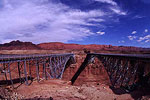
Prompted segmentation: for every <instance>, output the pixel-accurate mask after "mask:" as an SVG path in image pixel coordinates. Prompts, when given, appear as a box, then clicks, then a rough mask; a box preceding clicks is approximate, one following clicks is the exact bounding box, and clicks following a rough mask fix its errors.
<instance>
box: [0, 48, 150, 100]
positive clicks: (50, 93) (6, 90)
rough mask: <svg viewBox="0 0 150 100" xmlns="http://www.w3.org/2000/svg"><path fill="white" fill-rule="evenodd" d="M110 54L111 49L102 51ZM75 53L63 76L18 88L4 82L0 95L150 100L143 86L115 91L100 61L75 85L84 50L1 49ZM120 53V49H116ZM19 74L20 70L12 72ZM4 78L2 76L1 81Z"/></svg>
mask: <svg viewBox="0 0 150 100" xmlns="http://www.w3.org/2000/svg"><path fill="white" fill-rule="evenodd" d="M99 52H100V51H99ZM101 52H104V53H109V51H101ZM58 53H74V54H75V58H76V63H75V64H72V65H71V66H69V67H67V68H66V70H65V72H64V74H63V78H62V79H61V80H58V79H48V80H43V79H41V80H40V82H37V80H36V77H34V79H33V82H32V83H31V84H30V85H29V86H26V85H25V84H24V83H23V84H20V83H16V84H15V87H16V88H15V89H12V87H11V85H7V86H6V85H5V86H4V85H3V86H1V87H0V88H1V89H0V98H1V99H8V100H150V99H149V98H150V95H149V93H150V92H147V91H148V90H147V89H139V90H137V91H133V92H130V93H126V92H125V91H124V90H115V91H114V90H112V89H111V88H110V87H109V86H110V82H109V78H108V75H107V73H106V71H105V69H104V68H103V67H102V65H101V63H100V61H96V62H95V64H90V65H88V66H87V67H86V69H85V70H84V71H83V72H82V73H81V75H80V76H79V77H78V79H77V80H76V82H75V84H74V85H71V82H70V80H71V78H72V76H73V75H74V74H75V72H76V71H77V69H78V68H79V67H80V65H81V64H82V62H83V61H84V59H85V56H86V54H85V53H84V51H83V50H80V51H79V50H76V51H75V50H74V51H73V50H1V51H0V54H58ZM114 53H117V52H114ZM12 74H13V75H14V77H15V75H16V73H15V72H13V73H12ZM3 79H4V77H3V76H2V75H0V80H3Z"/></svg>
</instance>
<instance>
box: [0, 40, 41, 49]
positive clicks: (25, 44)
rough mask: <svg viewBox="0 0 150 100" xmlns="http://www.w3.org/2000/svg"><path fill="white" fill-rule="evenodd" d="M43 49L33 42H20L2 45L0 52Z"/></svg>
mask: <svg viewBox="0 0 150 100" xmlns="http://www.w3.org/2000/svg"><path fill="white" fill-rule="evenodd" d="M40 49H41V48H40V47H38V46H37V45H35V44H33V43H32V42H21V41H19V40H17V41H12V42H10V43H5V44H0V50H40Z"/></svg>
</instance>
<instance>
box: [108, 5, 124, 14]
mask: <svg viewBox="0 0 150 100" xmlns="http://www.w3.org/2000/svg"><path fill="white" fill-rule="evenodd" d="M110 9H111V10H112V11H113V12H114V13H116V14H118V15H127V13H126V12H124V11H122V10H121V9H120V8H119V7H118V6H114V7H110Z"/></svg>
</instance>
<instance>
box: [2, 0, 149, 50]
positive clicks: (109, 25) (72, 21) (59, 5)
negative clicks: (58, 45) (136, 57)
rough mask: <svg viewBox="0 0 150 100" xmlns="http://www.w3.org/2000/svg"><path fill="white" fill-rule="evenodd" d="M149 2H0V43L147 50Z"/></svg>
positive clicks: (88, 0) (64, 0)
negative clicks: (130, 47)
mask: <svg viewBox="0 0 150 100" xmlns="http://www.w3.org/2000/svg"><path fill="white" fill-rule="evenodd" d="M149 9H150V1H149V0H1V1H0V25H1V26H0V43H6V42H10V41H12V40H21V41H30V42H33V43H36V44H37V43H43V42H64V43H78V44H107V45H122V46H138V47H150V10H149Z"/></svg>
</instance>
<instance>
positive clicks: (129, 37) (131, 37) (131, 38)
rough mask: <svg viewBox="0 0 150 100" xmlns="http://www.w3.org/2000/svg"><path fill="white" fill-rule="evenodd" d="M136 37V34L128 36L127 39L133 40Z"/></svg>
mask: <svg viewBox="0 0 150 100" xmlns="http://www.w3.org/2000/svg"><path fill="white" fill-rule="evenodd" d="M136 38H137V36H128V39H129V40H134V39H136Z"/></svg>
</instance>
